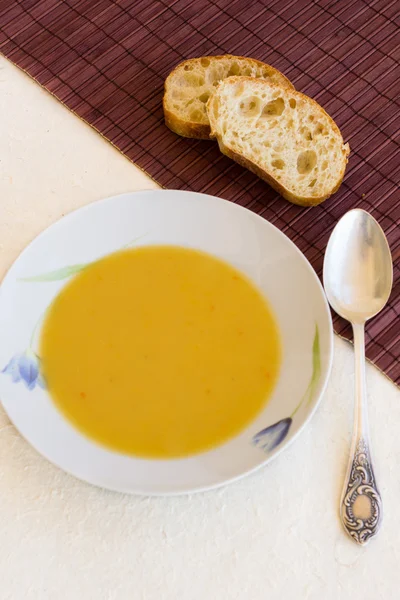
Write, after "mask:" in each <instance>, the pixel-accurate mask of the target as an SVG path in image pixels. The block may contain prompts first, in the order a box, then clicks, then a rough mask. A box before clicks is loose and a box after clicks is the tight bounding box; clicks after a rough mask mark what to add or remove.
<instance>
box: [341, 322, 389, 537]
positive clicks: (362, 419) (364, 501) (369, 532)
mask: <svg viewBox="0 0 400 600" xmlns="http://www.w3.org/2000/svg"><path fill="white" fill-rule="evenodd" d="M353 331H354V353H355V383H356V385H355V392H356V394H355V395H356V397H355V412H354V431H353V439H352V444H351V453H350V461H349V466H348V468H347V475H346V480H345V484H344V488H343V494H342V500H341V503H340V516H341V519H342V522H343V526H344V528H345V530H346V531H347V533H348V534H349V535H350V536H351V537H352V539H353V540H354V541H355V542H357V543H358V544H361V545H364V544H366V543H367V542H368V541H369V540H370V539H371V538H372V537H373V536H374V535H376V534H377V533H378V530H379V528H380V525H381V520H382V499H381V496H380V493H379V490H378V488H377V485H376V481H375V475H374V469H373V466H372V461H371V454H370V449H369V439H368V419H367V407H366V383H365V342H364V325H358V324H357V325H356V324H353Z"/></svg>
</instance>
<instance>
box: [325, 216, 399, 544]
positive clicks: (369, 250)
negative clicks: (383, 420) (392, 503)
mask: <svg viewBox="0 0 400 600" xmlns="http://www.w3.org/2000/svg"><path fill="white" fill-rule="evenodd" d="M323 277H324V286H325V291H326V295H327V297H328V300H329V304H330V305H331V306H332V308H333V309H334V310H335V311H336V312H337V313H338V314H339V315H340V316H341V317H343V318H344V319H347V321H350V323H351V324H352V327H353V336H354V354H355V412H354V430H353V436H352V441H351V450H350V460H349V465H348V467H347V474H346V479H345V484H344V488H343V492H342V499H341V502H340V516H341V519H342V523H343V525H344V528H345V530H346V532H347V533H348V534H349V535H350V536H351V537H352V539H353V540H354V541H356V542H357V543H358V544H362V545H363V544H366V543H367V542H368V541H369V539H370V538H372V537H373V536H374V535H376V533H377V532H378V530H379V527H380V524H381V519H382V500H381V496H380V493H379V491H378V487H377V484H376V480H375V475H374V469H373V466H372V460H371V452H370V442H369V434H368V418H367V405H366V381H365V341H364V327H365V322H366V321H367V320H368V319H371V318H372V317H374V316H375V315H377V314H378V313H379V312H380V311H381V310H382V308H383V307H384V306H385V304H386V302H387V301H388V298H389V295H390V291H391V289H392V283H393V266H392V257H391V254H390V249H389V245H388V243H387V240H386V237H385V234H384V233H383V231H382V229H381V228H380V226H379V225H378V223H377V222H376V221H375V219H374V218H373V217H372V216H371V215H370V214H369V213H367V212H365V211H364V210H361V209H355V210H351V211H349V212H348V213H346V214H345V215H344V217H342V219H340V221H339V222H338V224H337V225H336V227H335V229H334V230H333V232H332V235H331V237H330V239H329V242H328V246H327V248H326V253H325V260H324V274H323Z"/></svg>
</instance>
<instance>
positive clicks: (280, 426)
mask: <svg viewBox="0 0 400 600" xmlns="http://www.w3.org/2000/svg"><path fill="white" fill-rule="evenodd" d="M292 423H293V420H292V419H291V417H287V418H286V419H282V420H281V421H278V422H277V423H274V425H270V426H269V427H266V428H265V429H262V430H261V431H259V432H258V433H257V434H256V435H255V436H254V437H253V444H254V445H255V446H257V447H258V448H261V449H262V450H264V452H271V450H273V449H274V448H276V447H277V446H279V444H281V443H282V442H283V440H284V439H285V437H286V436H287V434H288V432H289V429H290V426H291V424H292Z"/></svg>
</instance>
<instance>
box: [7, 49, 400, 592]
mask: <svg viewBox="0 0 400 600" xmlns="http://www.w3.org/2000/svg"><path fill="white" fill-rule="evenodd" d="M0 132H1V135H0V198H1V201H0V278H2V277H3V276H4V274H5V272H6V270H7V269H8V267H9V266H10V265H11V264H12V262H13V261H14V260H15V259H16V257H17V256H18V254H19V253H20V251H21V250H22V249H23V248H24V246H26V244H27V243H28V242H30V241H31V240H32V239H33V238H34V237H35V236H36V235H37V234H38V233H40V232H41V231H42V230H43V229H44V228H45V227H47V226H48V225H50V224H51V223H54V221H56V220H57V219H59V218H60V217H61V216H62V215H64V214H66V213H68V212H70V211H72V210H74V209H76V208H78V207H80V206H83V205H85V204H88V203H89V202H93V201H95V200H98V199H100V198H104V197H107V196H110V195H114V194H118V193H122V192H128V191H133V190H138V189H149V188H156V187H157V184H156V183H155V182H154V181H152V180H151V179H149V178H148V177H147V176H146V175H145V174H144V173H143V172H141V171H140V170H139V169H138V168H137V167H135V166H134V165H132V163H130V162H129V161H128V160H127V159H126V158H125V157H124V156H123V155H121V154H120V153H119V152H118V151H117V150H115V149H114V148H113V147H112V146H111V145H110V144H109V143H107V142H106V141H105V140H103V139H102V138H101V137H100V136H99V135H98V134H97V133H96V132H95V131H93V130H92V129H90V127H88V126H87V125H86V124H85V123H83V122H82V121H80V120H79V119H78V118H77V117H76V116H74V115H73V114H71V113H70V112H69V111H68V110H67V109H66V108H65V107H64V106H62V105H61V104H60V103H59V102H57V101H56V100H55V99H54V98H52V97H51V96H50V95H49V94H48V93H47V92H45V91H44V90H42V89H41V88H40V87H39V86H38V85H37V84H36V83H34V82H33V81H31V80H30V79H29V78H28V77H27V76H26V75H25V74H24V73H22V72H21V71H19V70H18V69H17V68H16V67H14V66H13V65H11V64H10V63H9V62H7V61H6V60H5V59H4V58H2V57H0ZM367 379H368V386H369V413H370V424H371V425H370V427H371V437H372V444H373V451H374V459H375V463H376V474H377V477H378V481H379V483H380V488H381V492H382V496H383V502H384V511H385V517H384V525H383V528H382V531H381V533H380V535H379V536H378V538H377V539H375V540H373V541H372V542H371V544H370V545H369V546H368V547H366V548H359V547H358V546H356V545H355V544H354V543H353V542H352V541H351V540H349V539H348V538H347V537H346V536H345V534H344V533H343V532H342V529H341V525H340V522H339V519H338V502H339V497H340V492H341V486H342V481H343V477H344V472H345V467H346V463H347V456H348V450H349V443H350V435H351V425H352V400H353V392H352V386H353V356H352V349H351V346H350V345H349V344H348V343H347V342H344V341H343V340H341V339H339V338H336V339H335V358H334V366H333V372H332V376H331V380H330V383H329V386H328V389H327V391H326V393H325V396H324V398H323V401H322V403H321V406H320V408H319V409H318V411H317V413H316V414H315V416H314V417H313V419H312V422H311V423H310V424H309V426H308V427H307V428H306V429H305V431H304V432H303V433H302V434H301V435H300V437H299V438H298V439H297V441H296V442H295V443H294V444H293V445H291V446H290V447H289V448H288V449H287V450H286V451H285V452H284V453H283V454H281V455H280V456H279V457H278V458H277V459H276V460H275V461H273V462H272V463H271V464H270V465H268V466H266V467H265V468H263V469H261V470H259V471H258V472H257V473H255V474H253V475H251V476H249V477H246V478H244V479H242V480H241V481H239V482H237V483H234V484H231V485H229V486H226V487H224V488H221V489H219V490H217V491H211V492H207V493H200V494H196V495H190V496H182V497H175V498H146V497H136V496H129V495H122V494H117V493H112V492H108V491H104V490H101V489H97V488H94V487H92V486H90V485H86V484H85V483H82V482H80V481H77V480H76V479H74V478H72V477H71V476H69V475H66V474H65V473H63V472H62V471H60V470H59V469H57V468H56V467H54V466H52V465H51V464H50V463H48V462H47V461H46V460H45V459H44V458H42V457H41V456H39V455H38V454H37V453H36V452H35V451H34V450H33V449H32V448H31V447H30V446H29V445H28V444H27V442H26V441H25V440H23V439H22V438H21V437H20V435H19V434H18V433H17V431H16V430H15V429H14V427H13V426H12V425H11V424H10V422H9V420H8V418H7V416H6V415H5V413H4V411H3V409H2V408H0V460H1V469H0V488H1V494H0V539H1V540H2V552H1V559H0V582H1V584H0V585H1V598H2V600H19V599H24V600H31V599H38V600H47V599H51V600H53V599H54V598H57V600H64V599H65V600H66V599H68V600H70V599H72V598H74V599H82V600H92V599H93V600H103V599H104V600H114V599H115V600H125V599H126V600H128V599H134V600H142V599H143V600H153V599H157V600H160V599H161V600H164V599H165V600H205V599H207V600H222V599H224V600H225V599H226V600H228V599H229V600H235V599H243V600H244V599H246V600H248V599H250V598H251V599H252V600H261V599H262V600H264V599H265V598H268V599H269V600H278V599H279V600H286V599H289V598H290V599H293V600H306V599H307V600H314V599H315V600H316V599H317V598H318V599H321V598H323V599H324V600H345V599H347V598H356V599H358V598H360V599H361V598H363V599H364V600H379V599H384V600H389V599H391V598H396V597H397V595H398V593H397V588H398V582H399V577H400V575H399V567H398V564H399V559H400V549H399V544H398V543H397V541H398V530H399V527H400V508H399V498H400V477H399V467H398V464H399V459H400V436H399V435H398V430H397V426H396V423H397V422H400V395H399V391H398V389H397V388H396V387H395V386H394V385H393V384H392V383H391V382H390V381H389V380H387V379H386V378H385V377H384V376H383V375H382V374H381V373H379V372H378V370H377V369H376V368H374V367H372V366H370V365H369V366H368V368H367Z"/></svg>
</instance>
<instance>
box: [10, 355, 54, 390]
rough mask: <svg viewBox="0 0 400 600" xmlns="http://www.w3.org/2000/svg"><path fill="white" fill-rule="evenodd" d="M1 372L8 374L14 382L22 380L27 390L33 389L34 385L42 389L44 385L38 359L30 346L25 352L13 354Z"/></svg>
mask: <svg viewBox="0 0 400 600" xmlns="http://www.w3.org/2000/svg"><path fill="white" fill-rule="evenodd" d="M1 372H2V373H4V374H5V375H10V377H11V379H12V381H13V382H14V383H18V382H19V381H23V382H24V384H25V385H26V387H27V388H28V390H33V389H34V388H35V386H36V385H38V386H39V387H41V388H43V389H45V387H46V383H45V380H44V377H43V375H42V374H41V372H40V359H39V357H38V356H37V355H36V354H35V353H34V352H33V351H32V350H31V349H30V348H29V349H28V350H26V351H25V352H22V353H20V354H15V356H13V357H12V359H11V360H10V362H9V363H8V365H6V366H5V367H4V369H3V370H2V371H1Z"/></svg>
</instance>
